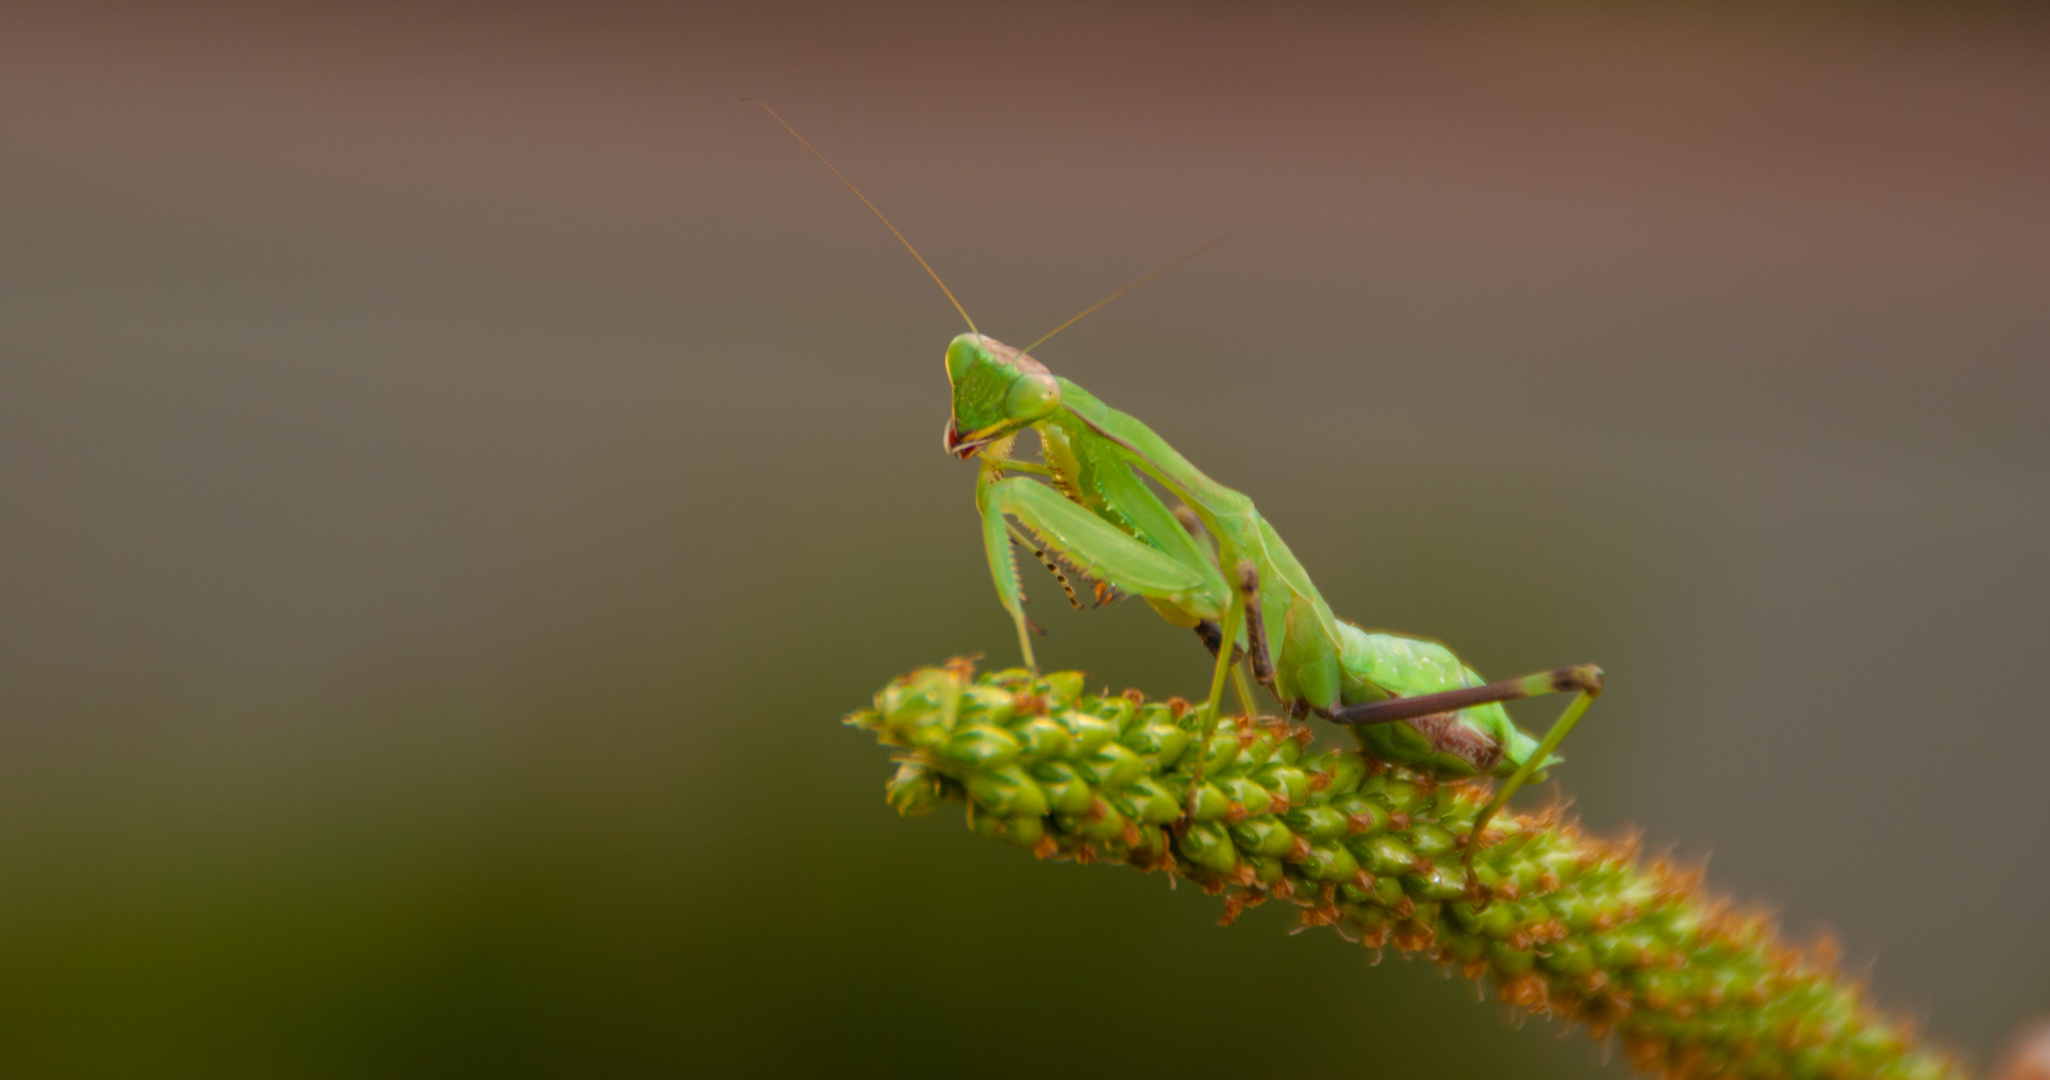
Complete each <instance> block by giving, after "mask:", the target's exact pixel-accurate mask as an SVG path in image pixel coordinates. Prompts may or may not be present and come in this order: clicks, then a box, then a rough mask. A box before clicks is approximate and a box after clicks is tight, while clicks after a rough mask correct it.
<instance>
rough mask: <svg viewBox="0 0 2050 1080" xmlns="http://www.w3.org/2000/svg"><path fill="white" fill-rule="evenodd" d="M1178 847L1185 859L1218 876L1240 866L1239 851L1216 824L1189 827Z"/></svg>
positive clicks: (1222, 828)
mask: <svg viewBox="0 0 2050 1080" xmlns="http://www.w3.org/2000/svg"><path fill="white" fill-rule="evenodd" d="M1176 846H1177V847H1179V848H1180V849H1181V853H1182V857H1183V858H1185V859H1188V860H1189V861H1190V862H1192V863H1194V864H1196V865H1197V866H1200V867H1202V868H1204V869H1206V870H1210V871H1212V872H1215V873H1218V874H1229V873H1231V872H1232V871H1233V870H1236V869H1237V868H1238V865H1239V853H1238V849H1237V848H1236V847H1234V846H1233V845H1232V842H1231V837H1229V836H1227V835H1226V834H1225V831H1224V827H1223V826H1222V825H1219V824H1217V823H1215V822H1209V823H1205V824H1198V825H1191V826H1189V827H1188V829H1187V831H1185V832H1183V833H1182V835H1181V839H1180V843H1179V844H1177V845H1176Z"/></svg>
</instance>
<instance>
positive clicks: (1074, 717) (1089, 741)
mask: <svg viewBox="0 0 2050 1080" xmlns="http://www.w3.org/2000/svg"><path fill="white" fill-rule="evenodd" d="M1055 719H1057V720H1059V721H1060V722H1061V724H1062V726H1064V727H1066V728H1067V729H1068V734H1069V735H1070V736H1071V737H1072V739H1073V742H1072V750H1071V752H1072V753H1074V754H1092V753H1095V752H1096V751H1097V750H1099V749H1101V748H1102V747H1104V746H1106V745H1108V744H1109V743H1110V741H1111V740H1112V739H1115V738H1117V737H1118V725H1117V721H1115V720H1106V719H1104V718H1103V717H1101V716H1096V715H1093V714H1091V713H1086V712H1081V711H1079V710H1076V711H1068V712H1062V713H1059V714H1058V715H1056V716H1055Z"/></svg>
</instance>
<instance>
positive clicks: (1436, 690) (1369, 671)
mask: <svg viewBox="0 0 2050 1080" xmlns="http://www.w3.org/2000/svg"><path fill="white" fill-rule="evenodd" d="M755 104H757V105H759V106H760V107H761V108H762V109H763V110H764V111H766V112H767V113H768V114H769V115H770V116H771V117H773V118H774V119H775V121H776V122H777V123H778V124H780V125H782V127H783V129H784V130H785V131H788V132H789V133H790V134H791V135H792V136H793V137H794V138H796V139H797V141H798V142H799V143H801V144H803V146H804V148H805V149H806V150H809V151H810V152H811V153H812V155H813V156H815V157H817V158H818V159H819V161H820V162H822V163H823V164H824V165H825V166H826V168H827V169H829V170H831V171H832V173H833V175H834V176H835V177H837V178H839V180H840V182H841V183H843V184H845V185H846V186H847V189H848V190H849V191H852V192H853V193H854V195H855V197H856V198H858V199H860V200H861V202H862V204H863V205H865V206H867V207H868V209H869V210H870V211H871V212H872V213H874V214H875V216H876V217H877V219H879V220H880V221H882V223H883V225H884V226H885V227H886V228H888V229H889V230H890V232H891V234H892V235H894V236H896V237H897V240H898V241H899V242H900V243H902V244H903V245H904V248H905V250H907V251H909V252H910V253H911V256H912V258H914V259H916V260H918V264H919V265H920V266H921V267H924V269H925V272H926V273H927V274H928V275H930V276H931V277H932V280H933V282H934V283H935V284H937V285H938V286H939V287H940V291H941V292H943V293H945V294H946V296H947V299H948V300H949V301H951V302H952V303H953V305H954V308H955V310H956V311H958V312H959V313H960V315H961V318H962V320H963V321H964V322H966V323H967V324H968V332H967V333H965V334H961V335H959V336H957V337H955V338H954V339H953V340H952V341H951V342H950V343H949V344H948V346H947V352H946V368H947V379H948V382H949V383H950V384H951V386H952V389H953V410H952V414H951V415H950V416H949V417H948V419H947V426H946V431H945V437H944V445H945V448H946V451H947V452H948V453H949V454H952V455H953V456H954V457H956V458H959V459H961V460H963V461H974V462H976V463H977V470H976V478H975V500H976V506H977V508H978V510H979V511H980V514H981V518H982V538H983V546H984V548H985V550H986V554H987V556H988V559H989V568H990V574H991V577H992V579H993V580H994V582H995V584H996V591H997V597H998V599H999V600H1000V601H1001V603H1002V605H1003V608H1004V610H1005V612H1007V613H1008V614H1009V615H1010V618H1011V621H1012V623H1013V624H1014V626H1015V627H1016V630H1017V634H1018V648H1019V651H1020V652H1021V653H1022V654H1023V658H1024V661H1025V665H1026V666H1027V667H1028V668H1031V669H1032V670H1034V671H1035V672H1036V671H1037V670H1038V665H1037V663H1036V661H1035V660H1034V658H1033V654H1032V633H1033V632H1034V631H1035V630H1036V629H1037V627H1035V626H1034V625H1033V623H1032V621H1031V619H1029V618H1028V617H1027V616H1026V613H1025V593H1024V588H1023V585H1022V583H1021V581H1020V580H1019V576H1018V568H1017V561H1016V558H1015V556H1014V553H1013V544H1017V545H1019V546H1022V547H1024V548H1025V549H1026V550H1028V551H1030V552H1032V554H1033V555H1034V556H1035V557H1036V558H1038V559H1039V560H1040V561H1041V562H1042V563H1044V564H1045V565H1046V567H1047V569H1048V570H1050V571H1052V572H1053V574H1054V576H1055V578H1056V579H1057V580H1058V581H1059V582H1060V584H1061V586H1062V588H1063V589H1064V591H1065V592H1066V594H1067V596H1068V599H1069V601H1070V602H1071V603H1073V604H1074V605H1075V606H1076V607H1078V608H1079V607H1081V606H1083V605H1082V599H1081V596H1080V595H1079V594H1078V593H1077V591H1076V585H1077V583H1078V580H1077V579H1079V584H1081V585H1082V586H1084V587H1085V588H1087V589H1088V590H1089V592H1090V593H1091V595H1092V597H1093V599H1094V600H1095V601H1096V602H1097V603H1098V604H1102V603H1104V602H1107V601H1109V600H1111V599H1114V598H1118V597H1121V596H1137V597H1139V598H1140V599H1142V600H1144V601H1145V602H1146V603H1147V604H1148V605H1149V606H1150V607H1152V608H1153V610H1154V611H1156V612H1158V613H1159V614H1160V616H1161V617H1162V618H1164V619H1165V620H1167V622H1168V623H1170V624H1172V625H1174V626H1178V627H1183V628H1188V629H1193V630H1195V631H1196V633H1197V635H1198V636H1199V637H1200V638H1201V639H1202V641H1203V643H1204V645H1205V646H1206V647H1207V648H1208V649H1209V650H1210V652H1212V653H1213V654H1214V655H1215V658H1216V659H1215V664H1214V666H1213V669H1212V674H1211V681H1210V696H1209V698H1208V699H1207V700H1208V702H1209V704H1208V705H1207V707H1206V708H1207V714H1206V715H1205V716H1204V717H1203V718H1202V719H1201V720H1200V721H1199V724H1200V727H1199V730H1200V731H1201V733H1202V735H1201V740H1200V744H1199V745H1200V749H1199V750H1198V753H1197V756H1196V762H1197V764H1196V770H1197V771H1196V773H1195V776H1194V777H1193V779H1192V782H1191V784H1190V792H1189V798H1190V804H1191V814H1193V806H1194V801H1195V797H1196V790H1197V788H1198V787H1199V786H1200V783H1201V779H1202V777H1201V768H1202V762H1204V761H1205V760H1207V759H1208V757H1209V741H1210V738H1211V737H1212V735H1213V734H1214V733H1215V730H1216V728H1217V726H1218V725H1217V717H1218V712H1219V704H1220V701H1221V699H1222V696H1223V694H1224V686H1225V682H1226V680H1227V678H1231V679H1232V680H1233V682H1234V686H1235V689H1236V691H1237V694H1238V697H1239V701H1240V703H1241V704H1242V705H1243V706H1244V708H1245V710H1246V712H1247V714H1248V715H1249V716H1250V715H1252V714H1253V712H1254V711H1255V710H1254V708H1253V703H1252V693H1251V690H1250V688H1249V687H1248V686H1247V685H1246V671H1247V669H1250V672H1251V677H1252V680H1253V681H1254V682H1257V683H1259V684H1260V685H1262V686H1264V687H1265V688H1266V689H1267V690H1268V691H1269V692H1270V693H1272V694H1273V695H1274V697H1275V699H1276V700H1277V701H1279V702H1281V703H1282V704H1283V706H1284V707H1285V708H1287V710H1288V711H1289V713H1290V714H1291V716H1293V717H1297V718H1300V717H1302V716H1304V715H1306V714H1310V713H1314V714H1316V715H1318V716H1321V717H1323V718H1324V719H1327V720H1330V721H1332V722H1334V723H1338V724H1343V725H1348V726H1350V727H1352V728H1353V730H1354V732H1355V735H1356V738H1357V739H1358V740H1359V742H1360V745H1361V747H1362V749H1363V750H1365V751H1366V752H1367V753H1369V754H1371V755H1373V756H1375V757H1377V758H1379V759H1381V760H1383V761H1386V762H1389V763H1391V764H1396V765H1402V766H1406V767H1408V768H1411V769H1416V770H1419V771H1423V772H1426V773H1429V774H1431V775H1434V776H1442V777H1473V776H1492V777H1500V778H1505V779H1504V782H1503V784H1502V785H1501V788H1500V789H1499V790H1498V791H1497V793H1496V794H1495V795H1494V797H1493V798H1492V799H1490V800H1489V802H1488V804H1487V806H1486V807H1485V808H1483V810H1482V811H1481V813H1480V814H1479V815H1478V816H1477V817H1476V818H1475V820H1474V825H1473V829H1472V830H1471V832H1470V833H1469V834H1468V837H1467V839H1466V842H1465V851H1464V862H1465V865H1466V869H1467V878H1468V887H1469V889H1473V890H1477V889H1478V888H1479V886H1478V884H1477V882H1476V880H1475V876H1474V874H1473V858H1474V854H1475V852H1476V851H1477V850H1478V849H1479V847H1480V845H1481V842H1482V835H1483V831H1484V830H1485V829H1486V827H1487V824H1488V821H1489V820H1490V818H1492V817H1493V816H1494V814H1495V813H1496V812H1497V811H1498V810H1500V809H1501V807H1502V806H1503V805H1504V804H1505V803H1507V802H1508V800H1509V798H1510V797H1511V796H1513V795H1514V794H1515V793H1516V791H1517V789H1518V788H1520V787H1522V786H1523V785H1524V784H1525V783H1526V782H1527V781H1529V780H1530V779H1531V777H1532V776H1534V775H1536V774H1537V773H1538V772H1539V771H1540V770H1542V769H1543V768H1545V767H1546V766H1548V765H1551V764H1553V763H1555V762H1556V761H1557V760H1558V759H1557V758H1555V757H1553V755H1552V752H1553V751H1554V750H1555V749H1557V747H1558V745H1559V743H1560V742H1561V740H1563V739H1565V737H1566V736H1567V735H1568V734H1569V733H1571V732H1572V730H1573V727H1574V725H1576V724H1578V723H1579V722H1580V718H1581V716H1582V715H1583V714H1585V713H1586V711H1587V709H1588V706H1589V705H1591V704H1593V702H1594V699H1595V698H1596V697H1597V696H1599V695H1600V693H1601V691H1602V687H1603V675H1602V670H1601V669H1600V668H1599V667H1596V666H1595V665H1592V664H1582V665H1578V666H1574V667H1565V668H1559V669H1556V670H1552V671H1545V672H1539V673H1537V674H1535V675H1529V676H1525V677H1523V678H1519V679H1508V680H1503V681H1500V682H1487V681H1485V680H1483V679H1482V678H1481V677H1480V675H1479V674H1477V673H1476V672H1475V671H1474V670H1473V669H1472V668H1470V667H1468V666H1466V664H1465V663H1463V662H1462V661H1461V660H1460V659H1459V658H1458V656H1456V655H1454V653H1453V652H1452V650H1451V649H1449V648H1447V647H1446V646H1445V645H1443V644H1441V643H1439V642H1437V641H1434V640H1431V639H1429V638H1422V637H1415V636H1411V635H1405V634H1396V633H1390V632H1386V631H1375V630H1364V629H1361V628H1360V627H1358V626H1355V625H1354V624H1352V623H1350V622H1346V621H1344V620H1342V619H1339V618H1337V617H1336V616H1334V615H1333V614H1332V612H1331V607H1330V605H1329V604H1327V603H1325V601H1324V598H1323V596H1322V595H1321V594H1319V593H1318V591H1317V587H1316V586H1315V585H1314V584H1312V583H1311V581H1310V578H1309V575H1308V574H1307V573H1305V572H1304V570H1303V567H1302V564H1301V563H1299V562H1298V561H1297V560H1296V558H1295V556H1294V554H1292V553H1291V552H1290V551H1289V549H1288V545H1287V544H1285V543H1283V542H1282V539H1281V536H1280V535H1279V534H1278V533H1276V532H1275V531H1274V527H1273V526H1272V525H1270V524H1269V523H1268V522H1267V520H1266V519H1265V518H1263V517H1262V516H1261V515H1260V512H1259V511H1258V510H1256V509H1255V508H1254V506H1253V502H1252V500H1251V499H1250V498H1248V497H1246V496H1245V495H1243V494H1241V493H1239V492H1237V491H1234V490H1232V489H1231V488H1228V487H1225V486H1224V485H1223V484H1220V483H1218V482H1217V481H1215V480H1212V479H1211V478H1210V477H1209V476H1206V475H1205V474H1204V473H1203V472H1202V470H1200V469H1198V468H1196V466H1195V465H1193V464H1191V463H1190V462H1189V460H1188V459H1187V458H1185V457H1183V456H1182V455H1181V454H1180V453H1179V452H1178V451H1176V450H1175V448H1174V447H1172V446H1170V445H1169V444H1168V443H1167V441H1166V440H1165V439H1163V438H1161V437H1160V436H1159V435H1158V434H1156V433H1154V431H1153V430H1152V429H1151V428H1149V427H1147V426H1146V425H1145V424H1144V423H1142V422H1140V421H1139V420H1138V419H1136V418H1135V417H1133V416H1131V415H1129V414H1126V413H1123V412H1119V411H1118V410H1116V409H1113V408H1111V407H1110V406H1108V405H1106V404H1104V403H1103V402H1102V401H1100V400H1098V399H1097V398H1096V396H1095V395H1093V394H1091V393H1089V391H1087V390H1084V389H1083V388H1082V387H1080V386H1078V385H1076V384H1075V383H1074V382H1072V381H1070V380H1068V379H1066V378H1063V377H1061V376H1058V375H1055V374H1053V373H1052V372H1051V371H1049V370H1047V368H1046V366H1045V365H1044V364H1041V363H1040V362H1039V361H1038V360H1035V359H1034V358H1033V357H1032V356H1031V355H1030V350H1031V349H1033V348H1037V347H1038V345H1039V344H1041V343H1042V342H1044V341H1045V340H1046V339H1047V338H1050V337H1052V336H1053V334H1054V333H1059V332H1060V331H1061V330H1063V329H1066V328H1067V327H1068V326H1070V325H1073V324H1074V323H1075V322H1076V321H1077V320H1079V319H1081V318H1082V317H1083V316H1085V315H1088V314H1090V313H1091V312H1093V311H1095V310H1096V309H1097V308H1100V307H1102V306H1103V305H1104V304H1107V303H1109V302H1110V301H1111V300H1114V299H1116V298H1117V297H1118V296H1121V295H1123V294H1124V293H1125V292H1128V291H1130V290H1131V289H1133V288H1136V287H1137V286H1138V285H1140V284H1143V283H1144V282H1146V281H1148V280H1151V279H1152V278H1154V277H1157V276H1159V275H1160V274H1162V273H1165V272H1167V271H1168V270H1170V269H1173V268H1174V267H1175V266H1177V265H1179V264H1180V263H1181V262H1184V261H1186V260H1187V259H1190V258H1193V257H1195V255H1197V254H1201V253H1202V251H1205V250H1208V247H1210V246H1215V244H1212V245H1208V246H1206V247H1205V248H1201V249H1198V250H1197V251H1196V252H1192V253H1190V254H1189V255H1186V256H1183V257H1182V258H1181V259H1177V260H1176V261H1175V262H1173V263H1170V264H1168V265H1167V266H1165V267H1162V268H1161V269H1160V270H1156V271H1154V272H1153V273H1152V274H1148V275H1147V276H1146V277H1143V278H1140V279H1139V280H1138V281H1135V282H1133V283H1132V284H1131V285H1127V286H1125V288H1123V289H1120V290H1118V291H1117V292H1116V293H1113V294H1111V296H1109V297H1107V298H1105V299H1104V300H1103V301H1100V302H1099V303H1097V304H1096V305H1094V306H1092V307H1090V308H1088V309H1087V310H1085V311H1083V312H1082V313H1081V314H1080V315H1076V316H1075V317H1074V318H1072V319H1069V320H1068V321H1067V322H1065V323H1062V324H1061V325H1060V326H1058V327H1055V328H1054V330H1053V331H1052V332H1050V333H1048V334H1046V335H1044V336H1043V337H1041V338H1040V339H1039V341H1036V342H1034V343H1033V344H1032V345H1029V346H1027V347H1026V348H1024V349H1018V348H1013V347H1011V346H1009V345H1005V344H1003V343H1002V342H999V341H997V340H996V339H994V338H991V337H989V336H987V335H985V334H983V333H981V332H980V331H979V330H977V329H976V327H975V320H973V319H972V318H969V316H968V312H967V309H966V308H964V307H962V305H961V302H960V301H959V300H957V299H955V297H954V294H953V291H952V290H951V289H948V288H947V285H946V283H945V282H944V281H942V280H940V276H939V274H938V273H937V272H935V271H934V270H933V268H932V266H931V265H930V264H928V263H927V262H926V261H925V257H924V256H922V255H920V254H919V253H918V249H917V248H915V247H913V246H912V244H911V242H910V241H909V240H908V239H906V238H905V237H904V234H903V233H901V232H898V230H897V227H896V226H895V225H893V224H891V223H890V220H889V218H887V217H885V216H884V215H883V213H882V211H881V210H879V209H877V207H876V205H875V204H874V203H872V202H870V201H869V199H868V197H867V196H866V195H863V194H862V193H861V190H860V189H859V188H857V187H855V186H854V184H853V182H851V181H849V180H848V179H847V177H846V176H845V175H844V174H842V173H841V172H840V170H839V169H838V168H837V167H835V166H834V165H833V163H832V162H831V161H829V160H827V158H826V157H825V155H824V154H821V153H820V152H819V151H818V150H817V149H816V148H814V147H813V146H812V145H811V143H810V142H809V141H807V140H806V139H805V138H804V136H802V135H799V134H798V133H797V130H796V129H795V128H792V127H791V126H790V124H789V123H788V122H786V121H785V120H784V119H783V118H782V116H781V115H779V114H777V112H776V111H775V110H774V109H772V108H770V107H769V106H768V105H767V104H765V103H762V102H759V101H757V102H755ZM1220 242H1221V241H1220ZM1028 430H1029V431H1031V432H1033V433H1034V435H1035V436H1036V437H1037V439H1038V443H1039V452H1040V458H1041V460H1040V461H1038V462H1032V461H1025V460H1021V459H1019V458H1016V457H1014V456H1013V454H1014V452H1015V451H1016V449H1017V442H1018V437H1019V436H1020V435H1021V434H1023V433H1024V432H1026V431H1028ZM1149 480H1150V481H1152V483H1153V484H1154V485H1158V487H1159V489H1160V490H1161V491H1165V492H1166V493H1168V494H1169V495H1171V496H1172V497H1173V498H1174V499H1175V500H1177V501H1178V503H1179V506H1177V507H1175V508H1173V509H1170V508H1169V506H1168V505H1167V503H1166V502H1165V501H1164V500H1163V499H1162V498H1161V497H1160V495H1159V494H1157V493H1156V492H1155V490H1154V488H1153V487H1151V486H1149V485H1148V483H1147V481H1149ZM1553 693H1570V694H1573V695H1574V696H1573V698H1572V699H1571V701H1569V702H1568V704H1567V706H1566V708H1565V709H1564V710H1563V711H1562V712H1561V713H1560V715H1559V718H1558V720H1556V721H1555V722H1554V723H1553V724H1552V727H1551V729H1550V730H1549V731H1547V732H1546V734H1545V736H1544V738H1543V740H1542V741H1540V740H1538V739H1534V738H1532V737H1531V736H1530V735H1529V734H1528V733H1526V732H1524V731H1523V730H1522V729H1521V728H1518V727H1517V726H1516V724H1515V723H1514V722H1513V721H1511V720H1510V718H1509V714H1508V712H1507V711H1506V710H1505V709H1503V707H1502V706H1503V703H1505V702H1509V701H1515V700H1519V699H1521V698H1526V697H1533V696H1537V695H1542V694H1553Z"/></svg>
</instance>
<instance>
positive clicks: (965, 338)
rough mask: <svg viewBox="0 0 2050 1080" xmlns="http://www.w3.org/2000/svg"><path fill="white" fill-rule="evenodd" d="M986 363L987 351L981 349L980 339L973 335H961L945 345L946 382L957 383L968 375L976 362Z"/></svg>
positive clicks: (988, 357)
mask: <svg viewBox="0 0 2050 1080" xmlns="http://www.w3.org/2000/svg"><path fill="white" fill-rule="evenodd" d="M978 360H980V361H982V362H984V363H988V362H989V360H990V355H989V350H987V349H985V348H983V347H982V341H981V338H980V337H979V336H978V335H975V334H961V335H958V336H956V337H955V338H954V340H953V341H950V342H948V343H947V381H948V382H954V383H958V382H960V381H961V379H962V377H963V376H965V375H967V374H968V369H969V367H971V366H972V365H974V364H975V362H976V361H978Z"/></svg>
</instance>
